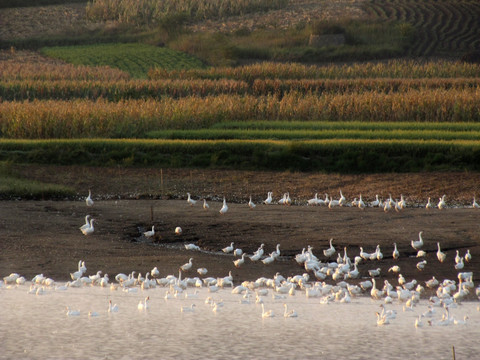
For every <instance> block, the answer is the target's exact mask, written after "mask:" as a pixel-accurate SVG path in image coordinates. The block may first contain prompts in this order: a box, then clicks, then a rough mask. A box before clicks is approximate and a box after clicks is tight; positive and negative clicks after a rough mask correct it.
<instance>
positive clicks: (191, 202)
mask: <svg viewBox="0 0 480 360" xmlns="http://www.w3.org/2000/svg"><path fill="white" fill-rule="evenodd" d="M187 203H188V205H190V206H193V205H195V204H196V203H197V200H193V199H192V197H191V195H190V193H188V192H187Z"/></svg>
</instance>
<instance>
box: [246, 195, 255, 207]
mask: <svg viewBox="0 0 480 360" xmlns="http://www.w3.org/2000/svg"><path fill="white" fill-rule="evenodd" d="M255 206H256V205H255V203H254V202H253V201H252V195H250V200H249V201H248V207H249V208H250V209H252V210H253V209H255Z"/></svg>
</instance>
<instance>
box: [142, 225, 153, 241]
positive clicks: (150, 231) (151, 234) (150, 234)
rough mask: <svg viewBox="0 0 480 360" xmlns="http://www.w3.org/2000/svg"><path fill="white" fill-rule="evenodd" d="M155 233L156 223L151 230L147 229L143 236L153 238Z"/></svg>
mask: <svg viewBox="0 0 480 360" xmlns="http://www.w3.org/2000/svg"><path fill="white" fill-rule="evenodd" d="M154 235H155V225H152V229H151V230H148V231H145V232H144V233H143V236H145V237H146V238H151V237H152V236H154Z"/></svg>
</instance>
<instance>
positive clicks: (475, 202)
mask: <svg viewBox="0 0 480 360" xmlns="http://www.w3.org/2000/svg"><path fill="white" fill-rule="evenodd" d="M472 208H474V209H480V205H478V203H477V201H476V200H475V196H474V197H473V203H472Z"/></svg>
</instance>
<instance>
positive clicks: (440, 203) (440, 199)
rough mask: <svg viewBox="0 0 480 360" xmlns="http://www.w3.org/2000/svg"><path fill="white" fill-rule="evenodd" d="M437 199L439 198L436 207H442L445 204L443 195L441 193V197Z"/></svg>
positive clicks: (440, 208)
mask: <svg viewBox="0 0 480 360" xmlns="http://www.w3.org/2000/svg"><path fill="white" fill-rule="evenodd" d="M438 200H439V202H438V205H437V207H438V209H439V210H442V209H444V208H445V205H446V204H445V195H443V196H442V197H441V198H438Z"/></svg>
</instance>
